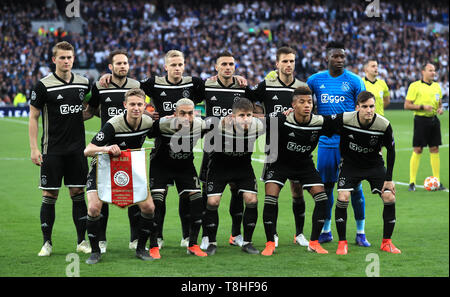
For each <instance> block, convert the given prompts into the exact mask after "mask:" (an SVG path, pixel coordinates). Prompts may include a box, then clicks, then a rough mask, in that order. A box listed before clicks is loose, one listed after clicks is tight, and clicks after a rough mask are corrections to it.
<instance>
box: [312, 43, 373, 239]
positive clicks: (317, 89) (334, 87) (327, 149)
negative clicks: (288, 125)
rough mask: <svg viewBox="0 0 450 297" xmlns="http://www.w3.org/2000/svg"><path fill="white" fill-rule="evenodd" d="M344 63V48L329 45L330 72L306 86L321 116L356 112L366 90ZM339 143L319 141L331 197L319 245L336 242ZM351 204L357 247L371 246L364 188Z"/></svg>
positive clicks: (319, 166)
mask: <svg viewBox="0 0 450 297" xmlns="http://www.w3.org/2000/svg"><path fill="white" fill-rule="evenodd" d="M345 60H346V53H345V47H344V45H343V44H342V43H339V42H330V43H329V44H328V45H327V47H326V62H327V64H328V70H325V71H322V72H318V73H316V74H313V75H312V76H310V77H309V78H308V80H307V82H306V83H307V84H308V86H309V88H310V89H311V90H312V92H313V93H314V95H315V96H316V100H317V102H316V105H317V113H318V114H320V115H335V114H339V113H343V112H349V111H354V110H355V106H356V98H357V96H358V94H359V93H361V91H365V90H366V88H365V86H364V82H363V81H362V79H361V78H360V77H359V76H357V75H356V74H354V73H352V72H351V71H348V70H346V69H345V68H344V67H345ZM339 141H340V138H339V136H338V135H333V136H331V137H326V136H321V137H320V140H319V146H318V151H317V155H318V157H317V169H318V171H319V173H320V176H321V178H322V181H323V182H324V184H325V191H326V193H327V195H328V208H327V219H326V220H325V224H324V227H323V229H322V233H321V234H320V236H319V243H324V242H329V241H331V240H333V236H332V234H331V212H332V208H333V202H334V197H333V189H334V185H335V183H336V181H337V176H338V166H339V163H340V160H341V156H340V153H339ZM351 202H352V207H353V210H354V212H355V220H356V233H357V234H356V243H357V244H358V245H360V246H366V247H367V246H370V243H369V242H368V241H367V239H366V236H365V232H364V225H365V198H364V195H363V193H362V187H361V184H360V185H359V186H358V187H357V188H356V189H355V191H353V192H352V195H351Z"/></svg>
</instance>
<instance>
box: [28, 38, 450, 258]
mask: <svg viewBox="0 0 450 297" xmlns="http://www.w3.org/2000/svg"><path fill="white" fill-rule="evenodd" d="M324 51H325V54H326V55H325V56H326V62H327V65H328V69H327V70H325V71H322V72H318V73H316V74H314V75H312V76H311V77H309V78H308V80H307V82H306V83H305V82H302V81H300V80H298V79H297V78H295V76H294V71H295V69H294V68H295V58H296V55H295V53H296V52H295V50H294V49H292V48H290V47H280V48H279V49H278V50H277V52H276V65H275V68H276V70H274V71H272V72H270V73H269V74H268V75H267V76H266V78H265V79H264V80H263V81H261V82H260V83H259V84H258V85H257V86H256V87H255V88H250V87H249V86H248V85H247V81H246V79H245V78H244V77H241V76H238V75H235V70H236V64H235V58H234V57H233V55H232V54H231V53H229V52H227V51H224V52H222V53H220V54H219V55H218V56H217V58H216V60H215V68H216V70H217V75H216V76H214V77H211V78H209V79H207V80H206V81H203V80H202V79H200V78H197V77H191V76H184V75H183V72H184V55H183V53H182V52H180V51H177V50H170V51H168V52H167V54H166V56H165V65H164V68H165V71H166V72H167V75H166V76H164V77H160V76H155V77H150V78H148V79H146V80H144V81H141V82H139V81H137V80H134V79H132V78H129V77H127V75H128V71H129V69H130V65H129V64H128V55H127V52H126V51H123V50H116V51H113V52H111V53H110V54H109V65H108V67H109V70H110V71H111V74H105V75H103V76H102V77H101V78H100V79H99V81H97V82H95V83H94V84H93V85H92V86H90V84H89V81H88V79H87V78H85V77H83V76H80V75H78V74H75V73H73V72H72V66H73V62H74V59H75V54H74V48H73V46H72V45H71V44H70V43H68V42H65V41H63V42H59V43H57V44H56V45H55V46H54V47H53V56H52V62H53V63H54V64H55V71H54V72H52V73H51V74H49V75H48V76H46V77H44V78H42V79H41V80H40V81H39V82H38V83H37V84H36V85H35V87H34V89H33V91H32V93H31V100H30V116H29V140H30V149H31V160H32V162H33V163H34V164H36V165H37V166H40V185H39V188H40V189H41V190H42V204H41V208H40V221H41V230H42V234H43V246H42V248H41V250H40V252H39V253H38V256H50V255H51V254H52V247H53V242H52V238H51V237H52V229H53V224H54V221H55V203H56V200H57V198H58V194H59V189H60V187H61V185H62V180H63V179H64V184H65V186H66V187H68V188H69V194H70V197H71V198H72V201H73V204H72V216H73V222H74V224H75V227H76V231H77V247H76V250H77V252H84V253H87V254H90V257H89V258H88V259H87V260H86V263H88V264H95V263H98V262H99V261H100V260H101V255H102V254H103V253H105V252H106V248H107V239H106V226H107V221H108V216H109V215H108V214H109V209H108V203H103V202H102V201H101V200H100V199H99V195H98V191H97V155H98V154H99V153H108V154H109V155H110V156H111V157H117V156H120V155H121V152H122V151H124V150H129V149H139V148H141V147H142V145H143V144H144V142H145V140H146V138H154V139H155V146H154V148H153V149H152V151H151V153H150V166H149V185H148V187H147V189H149V190H148V191H147V192H146V193H147V199H145V200H144V201H141V202H139V203H137V204H135V205H132V206H130V207H128V218H129V224H130V241H129V248H130V249H135V250H136V256H137V257H138V258H139V259H142V260H154V259H160V258H161V255H160V249H161V248H162V247H163V246H164V237H163V224H164V218H165V213H166V195H167V192H168V187H169V186H170V185H175V186H176V189H177V192H178V196H179V198H180V199H179V215H180V220H181V227H182V228H181V229H182V240H181V243H180V245H181V246H182V247H185V248H186V249H187V254H190V255H195V256H200V257H205V256H212V255H214V254H215V253H216V251H217V242H216V235H217V230H218V225H219V215H218V207H219V204H220V199H221V196H222V193H223V191H224V189H225V187H226V186H227V185H229V188H230V192H231V200H230V206H229V212H230V215H231V219H232V228H231V235H230V238H229V243H230V244H231V245H236V246H240V247H241V249H242V251H244V252H246V253H249V254H261V255H264V256H271V255H273V253H274V252H275V249H276V248H277V247H278V233H277V217H278V197H279V194H280V191H281V189H282V188H283V186H284V185H285V183H286V181H287V180H289V181H290V183H289V184H290V189H291V195H292V209H293V213H294V218H295V228H296V234H295V236H294V243H296V244H299V245H301V246H305V247H306V248H307V250H308V251H311V252H315V253H320V254H327V253H328V251H327V250H325V249H324V248H323V247H322V246H321V244H322V243H325V242H329V241H331V240H333V236H332V234H331V216H332V211H333V204H334V197H333V189H334V186H335V184H336V183H337V191H338V197H337V200H336V205H335V208H334V213H335V224H336V230H337V233H338V238H339V243H338V248H337V251H336V254H340V255H344V254H347V252H348V243H347V238H346V222H347V208H348V204H349V202H350V201H351V203H352V206H353V210H354V217H355V220H356V227H357V228H356V229H357V230H356V231H357V232H356V237H355V241H356V243H357V245H359V246H363V247H368V246H371V244H370V243H369V241H368V240H367V238H366V236H365V197H364V194H363V192H362V187H361V181H362V180H367V181H368V182H369V184H370V188H371V192H372V193H373V194H378V195H379V196H380V197H381V199H382V202H383V212H382V219H383V238H382V242H381V248H380V249H381V250H383V251H386V252H389V253H401V251H400V250H399V249H398V248H396V247H395V246H394V244H393V243H392V241H391V236H392V233H393V230H394V226H395V219H396V216H395V184H394V183H393V181H392V174H393V168H394V162H395V141H394V136H393V135H394V134H393V129H392V126H391V124H390V122H389V120H387V119H386V118H385V117H384V116H383V115H384V112H383V111H384V108H385V107H386V106H388V105H389V89H388V87H387V85H386V83H385V82H384V81H383V80H380V79H378V78H377V75H378V65H377V61H376V60H375V59H367V62H366V63H365V65H364V70H365V74H366V76H365V77H364V78H363V79H362V78H360V77H358V76H357V75H355V74H354V73H352V72H350V71H348V70H346V69H345V61H346V49H345V47H344V44H342V43H340V42H330V43H329V44H328V45H327V46H326V48H325V49H324ZM421 71H422V79H421V80H419V81H416V82H414V83H412V84H411V85H410V88H409V89H408V93H407V96H406V100H405V109H409V110H414V114H415V118H414V136H413V138H414V139H413V155H412V157H411V161H410V187H409V190H410V191H415V182H416V181H415V176H416V174H417V171H418V165H419V160H420V154H421V153H422V150H423V147H426V146H429V148H430V155H432V156H433V157H432V158H431V165H432V170H433V176H435V177H438V178H439V145H441V133H440V123H439V119H438V118H437V115H440V114H442V112H443V111H442V92H441V89H440V86H439V84H438V83H436V82H434V77H435V75H436V73H435V67H434V65H433V64H432V63H427V64H426V65H424V66H423V68H422V69H421ZM314 97H315V98H316V99H315V100H314ZM149 102H150V103H151V104H148V103H149ZM201 102H204V105H205V117H204V118H202V117H198V116H196V115H195V105H196V104H199V103H201ZM94 115H95V116H98V117H100V119H101V127H99V128H100V130H99V132H98V133H96V135H95V136H94V137H93V139H92V140H91V142H90V143H89V144H88V145H87V146H86V142H85V128H84V121H85V120H88V119H90V118H92V117H93V116H94ZM41 116H42V126H43V133H42V138H41V147H40V148H39V146H38V140H37V138H38V132H39V128H38V127H39V125H38V121H39V117H41ZM261 135H265V139H266V140H265V145H264V149H263V151H264V153H265V155H266V159H265V162H264V169H263V172H262V176H261V180H263V181H264V184H265V197H264V207H263V214H262V220H263V225H264V232H265V235H266V239H267V242H266V244H265V248H264V249H263V250H262V251H261V252H260V251H259V250H257V249H256V248H255V247H254V246H253V243H252V236H253V232H254V230H255V226H256V223H257V218H258V207H257V206H258V198H257V192H258V190H257V180H256V176H255V174H254V171H253V167H252V162H251V160H252V159H251V155H252V152H253V150H254V146H255V142H256V140H257V138H258V137H259V136H261ZM201 138H203V143H204V144H203V159H202V164H201V168H200V172H199V174H197V171H196V168H195V166H194V163H193V161H194V154H193V148H194V147H195V146H196V144H197V142H198V141H199V140H200V139H201ZM383 146H384V147H385V150H386V162H385V160H384V159H383V157H382V154H381V151H382V147H383ZM316 147H318V151H317V164H314V161H313V157H312V152H313V151H314V150H315V148H316ZM87 157H92V161H91V169H90V170H89V165H88V161H87ZM316 165H317V166H316ZM303 189H305V190H307V191H308V192H309V193H310V194H311V196H312V198H313V199H314V203H315V205H314V209H313V213H312V230H311V235H310V238H309V240H308V239H306V237H305V236H304V234H303V226H304V221H305V201H304V197H303ZM444 189H445V187H444V186H443V185H442V184H440V187H439V190H444ZM85 196H87V200H88V202H87V205H86V201H85ZM241 226H242V229H243V230H242V231H243V232H241ZM200 230H202V236H201V243H200V244H198V237H199V234H200ZM86 234H87V235H88V240H86V238H85V235H86ZM147 240H149V247H147Z"/></svg>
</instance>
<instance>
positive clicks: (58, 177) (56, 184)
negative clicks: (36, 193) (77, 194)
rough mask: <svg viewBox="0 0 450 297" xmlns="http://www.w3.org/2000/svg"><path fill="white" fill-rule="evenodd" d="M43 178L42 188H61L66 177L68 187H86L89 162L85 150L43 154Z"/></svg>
mask: <svg viewBox="0 0 450 297" xmlns="http://www.w3.org/2000/svg"><path fill="white" fill-rule="evenodd" d="M42 160H43V162H42V164H41V180H40V184H39V188H40V189H42V190H59V188H61V183H62V180H63V178H64V185H65V186H66V187H68V188H84V187H85V186H86V180H87V174H88V170H89V168H88V162H87V158H86V157H85V156H84V153H83V151H79V152H74V153H70V154H65V155H52V154H44V155H42Z"/></svg>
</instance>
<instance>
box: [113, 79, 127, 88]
mask: <svg viewBox="0 0 450 297" xmlns="http://www.w3.org/2000/svg"><path fill="white" fill-rule="evenodd" d="M127 83H128V77H127V78H126V79H125V82H124V83H123V85H122V86H119V85H118V84H116V83H114V82H113V81H112V80H111V82H110V84H112V85H113V86H114V87H116V88H118V89H123V88H124V87H125V86H126V85H127Z"/></svg>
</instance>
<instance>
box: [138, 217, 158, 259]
mask: <svg viewBox="0 0 450 297" xmlns="http://www.w3.org/2000/svg"><path fill="white" fill-rule="evenodd" d="M153 221H154V215H153V214H146V213H143V212H141V215H140V216H139V234H138V243H137V248H136V250H140V251H141V250H144V249H145V245H146V243H147V239H148V238H149V237H150V234H151V233H152V230H154V226H153Z"/></svg>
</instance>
